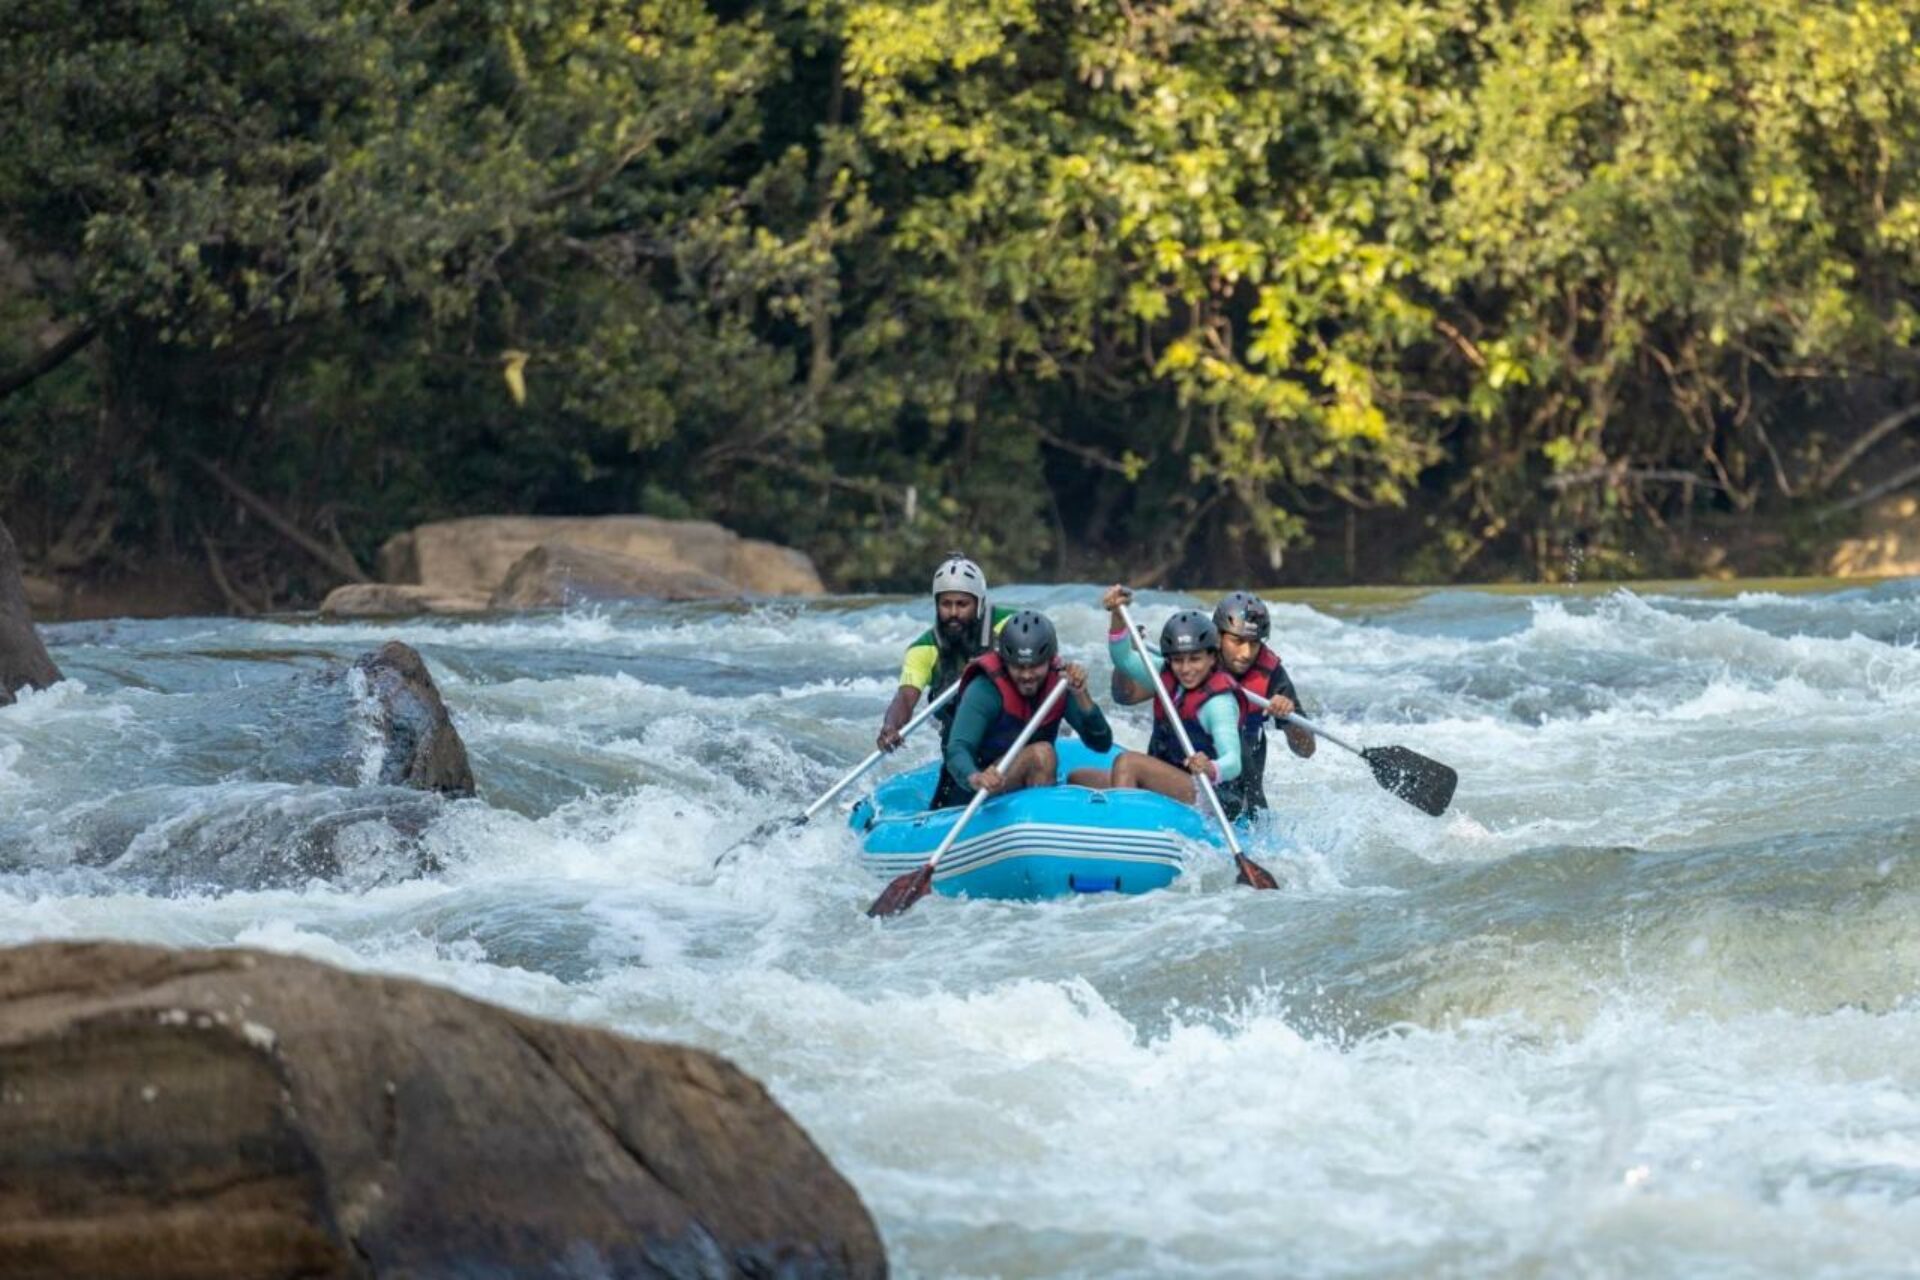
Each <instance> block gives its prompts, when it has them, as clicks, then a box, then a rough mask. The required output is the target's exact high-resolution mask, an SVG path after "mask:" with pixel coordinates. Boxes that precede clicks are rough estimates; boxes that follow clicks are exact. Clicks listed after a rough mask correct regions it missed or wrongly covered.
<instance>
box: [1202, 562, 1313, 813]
mask: <svg viewBox="0 0 1920 1280" xmlns="http://www.w3.org/2000/svg"><path fill="white" fill-rule="evenodd" d="M1213 628H1214V630H1215V631H1218V632H1219V633H1220V665H1221V666H1222V667H1223V668H1225V669H1226V672H1227V674H1228V675H1230V676H1232V677H1233V678H1234V679H1235V680H1237V681H1238V682H1239V683H1240V687H1241V688H1242V689H1247V690H1250V691H1252V692H1254V693H1257V694H1259V695H1260V696H1261V697H1263V698H1265V699H1267V703H1268V707H1267V709H1266V710H1263V709H1261V708H1260V707H1258V706H1256V705H1255V704H1253V703H1252V702H1248V703H1247V704H1246V705H1245V707H1243V708H1242V711H1241V715H1240V759H1241V762H1242V766H1243V767H1242V768H1241V771H1240V779H1239V781H1238V782H1237V783H1232V784H1229V785H1227V786H1223V787H1221V788H1220V803H1221V804H1222V805H1223V806H1224V807H1226V808H1227V810H1228V811H1229V812H1233V811H1234V810H1236V809H1238V810H1239V811H1241V812H1244V813H1248V814H1254V813H1259V812H1260V811H1261V810H1262V809H1265V808H1266V807H1267V793H1266V787H1265V785H1264V784H1265V780H1266V775H1267V719H1268V717H1269V716H1271V717H1272V718H1273V719H1274V720H1277V721H1278V720H1284V719H1285V717H1287V716H1290V715H1292V714H1293V712H1294V710H1295V709H1296V706H1297V704H1298V703H1299V701H1300V695H1299V694H1297V693H1295V692H1294V689H1293V681H1292V680H1291V679H1290V678H1289V677H1288V675H1287V671H1286V668H1285V667H1283V666H1281V665H1280V655H1279V654H1277V653H1275V652H1274V651H1273V650H1272V649H1270V648H1268V647H1267V636H1268V635H1269V634H1270V633H1271V631H1272V630H1273V617H1272V615H1271V614H1269V613H1268V612H1267V606H1266V605H1265V604H1264V603H1263V602H1262V601H1261V600H1260V598H1259V597H1258V596H1256V595H1254V594H1253V593H1252V592H1250V591H1236V592H1234V593H1233V594H1232V595H1230V596H1228V597H1227V598H1226V599H1224V600H1222V601H1221V602H1220V603H1219V604H1217V605H1215V606H1214V608H1213ZM1284 727H1285V729H1286V734H1287V746H1288V747H1290V748H1291V749H1292V750H1293V754H1295V755H1296V756H1299V757H1301V758H1302V759H1305V758H1306V757H1308V756H1310V755H1312V754H1313V735H1312V734H1311V733H1308V732H1307V731H1306V730H1305V729H1302V728H1301V727H1300V726H1299V725H1297V724H1287V725H1285V726H1284Z"/></svg>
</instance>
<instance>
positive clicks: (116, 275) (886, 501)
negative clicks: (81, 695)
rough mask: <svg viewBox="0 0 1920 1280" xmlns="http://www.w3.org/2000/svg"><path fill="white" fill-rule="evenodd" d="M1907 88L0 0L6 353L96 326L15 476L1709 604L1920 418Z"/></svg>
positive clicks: (857, 0)
mask: <svg viewBox="0 0 1920 1280" xmlns="http://www.w3.org/2000/svg"><path fill="white" fill-rule="evenodd" d="M1916 59H1920V12H1917V11H1915V10H1913V8H1912V6H1910V5H1903V4H1897V3H1891V2H1890V0H1849V2H1847V3H1840V2H1839V0H1750V2H1748V3H1735V2H1734V0H1699V2H1698V3H1694V4H1689V5H1683V6H1675V5H1667V6H1657V5H1652V4H1648V3H1645V2H1644V0H1517V2H1515V3H1508V4H1502V5H1492V4H1487V3H1484V2H1483V0H1298V3H1295V4H1293V5H1291V6H1288V7H1284V8H1282V7H1278V6H1275V5H1272V4H1270V3H1267V2H1266V0H1157V2H1149V3H1142V2H1141V0H1076V2H1075V3H1073V4H1071V5H1065V6H1060V5H1040V4H1036V3H1033V2H1032V0H969V2H967V3H961V2H960V0H788V3H786V4H784V5H779V6H737V5H715V4H709V3H702V2H700V0H647V2H645V3H638V4H636V3H633V2H632V0H622V2H621V3H612V2H611V0H489V2H487V3H475V4H466V5H450V4H424V5H404V4H402V5H395V4H392V3H376V2H375V0H249V3H246V4H230V3H214V2H213V0H175V2H167V3H163V2H162V0H100V2H99V3H90V4H87V5H73V4H71V3H67V2H65V0H16V3H15V4H14V5H13V6H11V10H10V15H9V20H8V23H7V24H6V26H5V27H4V28H0V242H3V243H0V270H7V269H11V268H9V263H10V262H11V263H12V264H13V266H14V267H17V269H15V270H12V275H13V276H15V277H18V278H19V279H21V280H23V281H25V289H24V292H23V293H22V294H20V295H19V298H22V299H24V300H18V299H16V300H15V301H12V302H10V303H9V304H8V305H7V306H6V307H5V308H4V309H0V375H3V374H4V373H5V371H6V369H9V368H13V367H18V366H20V365H21V364H23V363H24V362H26V361H28V360H30V359H31V358H32V355H33V353H34V352H35V351H36V350H37V349H39V348H40V347H43V346H44V345H45V337H44V335H46V334H47V333H49V332H55V331H59V330H61V329H63V328H64V329H71V328H74V327H79V326H95V327H97V328H98V329H99V331H100V333H101V335H102V336H101V339H100V341H99V342H97V343H96V344H95V345H94V347H92V348H91V349H89V351H88V352H87V353H86V355H84V356H83V357H81V358H80V359H79V360H78V361H77V362H76V363H75V364H73V365H72V366H69V367H68V368H67V369H64V370H62V371H60V372H59V373H58V374H56V375H51V376H49V377H48V378H45V379H41V380H39V381H36V382H32V383H30V384H28V385H27V387H26V389H25V390H20V391H15V392H14V393H13V394H11V395H8V396H6V397H5V399H3V400H0V412H4V413H5V414H6V415H7V416H8V419H9V427H10V431H11V433H12V434H14V435H16V436H17V437H18V440H17V442H16V443H17V445H18V447H17V448H16V450H15V454H14V458H15V462H14V466H15V468H16V470H15V471H14V473H13V474H11V475H6V474H0V493H6V494H13V495H18V494H20V493H22V492H25V491H27V490H28V489H29V488H30V487H31V486H32V481H33V474H34V473H37V472H39V471H41V470H42V469H50V470H51V471H53V472H57V474H58V475H60V476H61V477H64V479H62V480H61V481H59V482H58V483H55V484H54V485H53V486H52V487H51V488H49V489H47V491H46V497H45V501H46V503H47V504H48V514H47V519H46V521H45V522H44V523H45V525H46V527H47V528H48V529H50V530H51V529H54V528H56V527H58V526H60V525H62V524H63V522H64V523H72V522H78V521H83V520H94V521H99V520H106V521H107V522H108V523H109V525H110V527H111V529H113V530H117V538H118V540H119V544H120V545H126V544H127V543H128V541H129V539H130V537H131V536H132V535H133V534H134V533H135V532H136V531H137V532H138V533H139V535H140V536H141V538H142V539H144V540H147V541H152V540H155V539H157V540H160V541H167V540H169V539H174V540H182V541H185V542H186V543H187V544H188V545H192V542H193V538H192V537H190V536H189V534H188V532H187V530H188V528H189V526H190V525H192V524H194V523H195V522H197V521H200V520H201V518H202V514H201V513H203V512H205V511H209V510H224V511H226V513H227V518H228V519H230V520H231V519H237V518H238V509H237V508H234V507H232V505H231V504H232V501H233V500H232V498H231V496H230V494H228V493H227V492H226V491H225V490H224V489H220V488H215V487H210V486H211V483H212V482H211V481H209V480H208V478H207V475H206V473H205V470H204V468H203V467H201V466H200V465H199V463H200V460H203V459H207V458H212V459H215V460H217V461H218V462H219V464H220V465H221V466H222V467H224V468H225V469H226V470H227V472H229V473H230V474H233V475H237V476H239V477H241V478H243V479H244V480H245V482H246V483H247V484H249V485H250V486H252V487H253V488H254V489H256V490H258V491H260V492H262V493H267V494H270V495H273V496H274V497H275V498H276V499H277V500H279V501H281V502H283V503H284V504H285V505H286V506H287V507H288V508H289V510H290V511H291V512H292V513H293V514H294V516H295V517H296V518H297V519H298V520H300V521H301V522H303V523H304V525H305V526H306V527H308V528H310V529H316V530H319V529H328V530H330V529H331V528H333V527H335V526H338V527H340V528H341V529H342V531H343V533H344V536H345V537H346V539H347V541H348V542H349V544H350V545H351V546H352V547H353V549H354V550H355V551H356V552H358V553H360V554H361V555H362V556H363V557H364V556H365V555H366V554H367V553H368V552H370V550H371V549H372V547H373V546H374V545H376V544H377V542H378V541H379V539H380V538H381V537H383V536H384V535H385V534H386V533H388V532H390V531H391V530H392V529H394V528H396V527H399V526H401V525H404V524H406V523H409V522H411V521H413V520H417V519H423V518H428V517H430V516H436V515H443V514H452V513H457V512H464V511H481V510H500V509H534V510H555V511H560V510H567V511H576V510H584V511H601V510H631V509H645V510H652V511H660V512H669V511H671V512H674V513H680V514H700V515H706V516H712V517H714V518H718V519H722V520H726V521H728V522H729V523H731V524H733V525H735V526H736V527H739V528H741V529H742V530H743V531H745V532H750V533H755V534H760V535H764V536H770V537H775V538H780V539H784V540H787V541H791V542H795V543H797V544H799V545H802V546H804V547H806V548H808V549H809V550H811V551H812V552H814V553H815V555H816V556H817V557H819V558H820V560H821V562H822V563H823V566H824V567H826V568H827V569H828V571H829V573H830V574H831V575H832V576H834V577H835V578H837V580H839V581H840V582H843V583H845V584H847V585H905V584H908V583H912V582H917V581H918V580H919V579H920V578H921V577H922V576H923V575H924V570H925V565H926V562H927V561H928V560H929V559H931V558H932V557H934V556H936V555H937V554H939V553H940V552H941V551H944V550H945V549H946V548H947V547H948V546H952V545H962V546H966V547H968V548H969V549H970V550H971V551H972V552H973V553H974V554H976V555H980V556H982V557H984V558H986V559H988V560H990V561H992V562H993V563H994V565H995V571H996V573H998V574H1001V575H1003V576H1004V575H1013V574H1023V573H1040V572H1050V571H1070V572H1080V573H1089V574H1091V573H1102V572H1107V571H1112V570H1117V569H1121V568H1124V569H1125V570H1127V571H1129V572H1132V573H1136V574H1143V575H1146V574H1154V575H1160V576H1174V575H1182V574H1184V575H1191V576H1196V577H1206V578H1208V579H1210V580H1215V581H1224V580H1226V579H1228V578H1230V577H1261V578H1271V577H1272V576H1274V575H1275V574H1276V573H1278V572H1280V569H1281V566H1282V565H1283V563H1284V564H1285V565H1286V566H1287V570H1286V571H1287V572H1288V573H1290V574H1293V575H1298V576H1335V575H1339V574H1342V573H1351V572H1359V573H1362V574H1364V575H1367V576H1375V577H1409V578H1420V579H1428V580H1431V579H1446V578H1451V577H1454V576H1457V575H1460V574H1480V575H1485V574H1528V573H1535V572H1552V571H1553V570H1554V566H1555V564H1556V563H1557V562H1558V561H1559V560H1560V559H1561V558H1562V557H1563V556H1564V555H1566V554H1568V550H1569V549H1570V548H1571V549H1574V550H1575V551H1576V552H1577V554H1578V555H1579V556H1580V558H1581V563H1582V565H1583V566H1584V568H1583V571H1584V572H1586V573H1588V574H1591V573H1593V572H1595V571H1596V570H1597V571H1600V572H1609V571H1628V570H1631V569H1633V568H1635V567H1636V566H1640V567H1651V565H1650V563H1649V560H1648V559H1647V557H1653V558H1655V559H1656V560H1657V559H1659V558H1661V557H1664V558H1665V562H1666V564H1667V566H1668V567H1673V568H1680V569H1685V568H1687V567H1690V566H1689V562H1688V560H1687V557H1688V556H1689V555H1690V554H1691V552H1689V550H1688V549H1687V544H1686V539H1685V538H1684V537H1683V536H1682V531H1683V530H1684V529H1685V528H1686V527H1687V524H1688V522H1689V521H1690V520H1691V518H1692V516H1693V515H1694V513H1695V511H1696V509H1698V511H1699V512H1700V513H1701V514H1702V515H1703V516H1704V515H1706V514H1707V513H1709V512H1719V513H1720V514H1721V515H1723V516H1724V515H1729V514H1731V515H1732V516H1735V517H1738V516H1742V515H1744V514H1748V513H1754V512H1757V511H1760V510H1762V509H1765V508H1768V507H1769V506H1772V507H1776V508H1785V507H1797V506H1799V505H1802V504H1805V503H1807V502H1809V501H1812V502H1824V501H1827V500H1830V499H1831V498H1832V497H1833V496H1834V495H1835V494H1836V493H1838V492H1841V491H1843V490H1844V487H1845V485H1846V484H1847V483H1849V480H1850V475H1851V469H1852V467H1853V465H1854V464H1855V463H1857V462H1858V461H1859V458H1858V457H1857V456H1856V455H1848V454H1843V453H1842V452H1841V444H1842V442H1843V441H1844V439H1845V438H1846V437H1847V436H1849V435H1851V434H1852V433H1854V432H1855V431H1857V430H1858V428H1857V427H1854V426H1851V425H1850V422H1849V416H1850V415H1855V414H1862V415H1864V414H1876V413H1879V412H1882V411H1884V410H1886V409H1888V408H1891V407H1897V406H1899V405H1900V404H1902V403H1905V402H1906V401H1909V400H1911V399H1913V398H1914V391H1915V380H1916V372H1920V371H1916V369H1915V368H1914V365H1913V360H1912V357H1911V356H1910V355H1909V354H1908V353H1909V350H1910V347H1911V345H1912V340H1913V338H1914V336H1915V328H1916V317H1917V316H1920V303H1917V300H1916V298H1915V283H1916V279H1917V278H1920V276H1917V274H1916V273H1917V272H1920V76H1917V75H1916V71H1920V64H1917V62H1916ZM82 422H85V423H95V422H97V423H98V425H97V427H88V426H83V427H81V428H80V429H82V430H89V429H91V430H94V431H95V438H94V444H93V449H92V461H91V463H89V461H88V458H87V457H86V456H85V455H84V454H81V453H80V452H79V451H73V450H71V449H70V448H68V449H67V450H66V451H65V453H64V455H63V451H62V448H61V447H60V445H59V443H58V442H59V441H61V440H63V439H67V440H70V439H71V438H72V435H73V433H74V431H75V429H76V424H77V423H82ZM60 456H65V458H66V461H65V462H64V463H61V464H59V465H57V466H56V464H55V463H54V459H55V458H56V457H60ZM25 459H32V460H33V462H32V464H31V466H29V465H28V464H27V463H26V462H24V461H21V460H25ZM89 465H91V466H92V468H93V474H92V475H91V476H89V475H88V467H89ZM101 477H104V480H102V483H100V484H93V483H91V481H92V480H94V479H100V478H101ZM96 490H97V492H92V496H88V495H89V492H91V491H96ZM102 494H104V495H105V496H104V498H103V497H102V496H101V495H102ZM1356 520H1358V521H1363V522H1364V524H1365V528H1366V529H1367V531H1368V533H1367V536H1363V537H1360V538H1357V539H1355V545H1356V546H1357V547H1359V548H1361V549H1360V550H1358V551H1354V552H1350V553H1349V554H1350V555H1358V556H1361V557H1363V558H1364V563H1360V562H1357V561H1342V560H1341V559H1340V557H1339V556H1338V554H1337V552H1336V550H1335V544H1338V543H1340V542H1341V541H1343V539H1346V538H1354V532H1353V531H1354V528H1355V525H1354V524H1353V523H1352V522H1353V521H1356ZM73 534H74V531H73V530H72V529H69V530H68V531H67V533H66V534H63V535H62V538H61V542H62V545H63V546H66V547H69V548H71V547H72V546H74V545H79V544H78V543H76V540H75V537H74V536H73ZM49 538H51V535H49ZM82 541H84V540H82ZM1303 550H1304V551H1306V552H1308V558H1305V559H1302V558H1301V557H1300V555H1299V553H1300V552H1302V551H1303ZM1289 553H1292V554H1293V555H1294V558H1293V559H1291V560H1285V559H1284V557H1285V556H1287V555H1288V554H1289ZM295 589H296V590H297V588H295Z"/></svg>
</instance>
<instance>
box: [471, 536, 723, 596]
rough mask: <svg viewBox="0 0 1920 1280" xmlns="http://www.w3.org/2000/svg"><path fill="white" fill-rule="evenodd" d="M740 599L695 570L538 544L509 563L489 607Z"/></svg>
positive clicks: (715, 579) (720, 581)
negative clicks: (734, 597) (509, 566)
mask: <svg viewBox="0 0 1920 1280" xmlns="http://www.w3.org/2000/svg"><path fill="white" fill-rule="evenodd" d="M740 594H741V591H740V588H739V587H737V586H735V585H734V584H733V583H731V582H728V581H727V580H726V579H725V578H721V577H716V576H715V575H713V574H711V573H705V572H703V571H701V570H699V569H689V568H686V567H685V566H683V565H677V564H672V563H665V562H662V561H659V560H651V559H642V558H640V557H638V556H625V555H621V554H619V553H618V552H614V551H599V550H595V549H594V548H592V547H576V546H573V545H572V544H570V543H565V542H557V543H548V542H543V543H541V544H540V545H539V546H537V547H535V548H534V549H533V550H531V551H529V552H527V554H526V555H524V556H521V557H520V559H519V560H517V561H515V562H514V566H513V568H512V569H510V570H508V572H507V579H506V581H505V582H503V583H501V584H500V589H499V590H498V591H495V592H494V593H493V600H492V601H491V603H492V605H493V607H494V608H496V609H540V608H548V607H552V606H555V605H575V604H586V603H591V602H593V601H599V600H632V599H641V598H651V599H655V600H718V599H726V598H727V597H729V596H737V595H740Z"/></svg>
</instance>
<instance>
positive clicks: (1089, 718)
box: [946, 679, 1113, 798]
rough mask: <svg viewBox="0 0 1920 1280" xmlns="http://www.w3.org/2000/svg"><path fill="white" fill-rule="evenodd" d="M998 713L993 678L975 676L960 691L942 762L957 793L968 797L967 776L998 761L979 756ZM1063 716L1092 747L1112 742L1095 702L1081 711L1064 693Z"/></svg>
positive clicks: (1102, 748)
mask: <svg viewBox="0 0 1920 1280" xmlns="http://www.w3.org/2000/svg"><path fill="white" fill-rule="evenodd" d="M999 716H1000V691H999V690H998V689H996V688H994V687H993V681H991V680H986V679H979V680H975V681H974V682H973V683H972V684H970V685H968V686H967V691H966V692H965V693H963V694H961V695H960V704H959V707H958V709H956V710H955V711H954V713H953V728H952V729H950V730H948V731H947V750H946V765H947V772H948V773H949V774H952V775H953V780H954V782H956V783H958V784H959V787H960V793H961V794H962V795H965V796H967V797H968V798H971V797H972V796H973V788H971V787H969V786H968V785H967V779H968V778H970V777H972V776H973V775H974V774H975V773H976V772H977V771H979V770H981V769H984V768H986V767H987V766H988V765H990V764H998V763H999V761H997V760H982V759H981V758H980V744H981V743H982V742H984V741H986V737H987V733H988V731H989V730H991V729H992V728H993V722H994V721H995V720H997V719H998V718H999ZM1066 720H1067V723H1068V724H1069V725H1071V726H1072V727H1073V731H1074V732H1075V733H1077V734H1079V735H1080V737H1081V738H1082V739H1083V740H1084V741H1085V742H1086V744H1087V745H1088V746H1089V747H1092V748H1093V749H1094V750H1095V751H1105V750H1106V749H1107V748H1108V747H1110V746H1112V745H1113V729H1112V728H1111V727H1110V726H1109V725H1108V724H1107V718H1106V716H1104V715H1102V714H1101V713H1100V706H1099V704H1098V703H1095V704H1094V705H1093V706H1092V707H1091V708H1089V709H1088V710H1086V711H1082V710H1081V709H1080V703H1079V701H1078V700H1077V699H1075V698H1074V696H1073V694H1072V693H1068V694H1067V713H1066Z"/></svg>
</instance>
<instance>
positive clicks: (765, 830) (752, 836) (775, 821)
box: [713, 813, 807, 867]
mask: <svg viewBox="0 0 1920 1280" xmlns="http://www.w3.org/2000/svg"><path fill="white" fill-rule="evenodd" d="M806 820H807V818H806V815H805V814H801V813H795V814H790V815H788V816H786V817H784V818H769V819H767V820H766V821H765V822H763V823H761V824H760V825H759V826H757V827H755V828H754V829H753V830H751V831H749V832H747V834H745V835H743V836H741V837H740V838H739V839H738V840H735V841H734V842H733V843H732V844H730V845H728V846H727V847H726V848H724V849H722V850H721V851H720V856H719V857H717V858H715V859H714V860H713V865H714V866H716V867H717V866H719V865H720V864H721V863H723V862H725V861H726V860H727V859H728V858H731V857H732V856H733V855H734V854H736V853H738V852H740V851H741V850H742V849H744V848H746V847H747V846H748V845H750V844H759V843H760V842H761V841H762V840H765V839H766V838H767V837H768V836H770V835H772V834H774V833H775V832H776V831H779V830H780V829H781V828H782V827H797V826H799V825H800V824H801V823H803V822H805V821H806Z"/></svg>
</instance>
